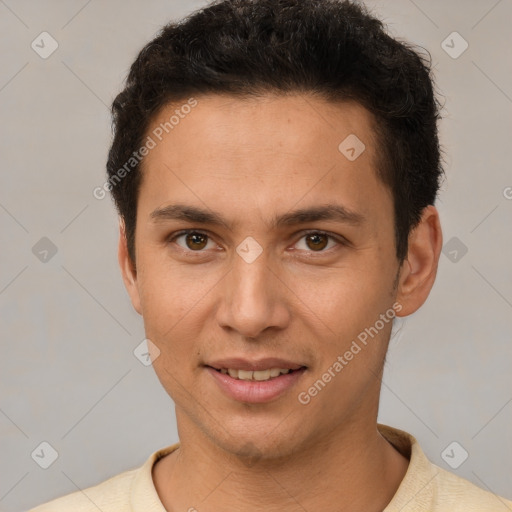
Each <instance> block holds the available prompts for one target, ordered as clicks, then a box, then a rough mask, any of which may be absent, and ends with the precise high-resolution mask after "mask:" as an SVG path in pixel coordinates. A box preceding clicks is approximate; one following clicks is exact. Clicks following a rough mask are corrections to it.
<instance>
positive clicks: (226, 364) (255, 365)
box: [206, 357, 305, 371]
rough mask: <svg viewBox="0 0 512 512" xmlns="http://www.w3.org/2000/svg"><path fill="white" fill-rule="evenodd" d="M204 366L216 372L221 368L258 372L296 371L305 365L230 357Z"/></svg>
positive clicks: (267, 358) (283, 361) (269, 359)
mask: <svg viewBox="0 0 512 512" xmlns="http://www.w3.org/2000/svg"><path fill="white" fill-rule="evenodd" d="M206 366H211V367H212V368H215V369H216V370H221V369H222V368H225V369H229V368H231V369H233V370H246V371H258V370H267V369H269V368H283V369H286V368H288V369H290V370H298V369H299V368H302V367H304V366H305V365H303V364H299V363H294V362H293V361H289V360H286V359H280V358H277V357H265V358H263V359H257V360H249V359H243V358H241V357H232V358H229V359H217V360H215V361H211V362H209V363H207V364H206Z"/></svg>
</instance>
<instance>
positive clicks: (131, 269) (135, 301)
mask: <svg viewBox="0 0 512 512" xmlns="http://www.w3.org/2000/svg"><path fill="white" fill-rule="evenodd" d="M117 259H118V261H119V266H120V268H121V275H122V276H123V281H124V285H125V287H126V290H127V291H128V295H129V296H130V299H131V301H132V305H133V307H134V309H135V311H137V313H139V315H142V309H141V307H140V295H139V287H138V285H137V272H136V270H135V266H134V265H133V262H132V260H131V258H130V256H129V254H128V243H127V240H126V231H125V226H124V221H123V219H122V218H119V247H118V252H117Z"/></svg>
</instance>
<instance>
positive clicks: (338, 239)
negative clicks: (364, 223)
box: [167, 229, 349, 255]
mask: <svg viewBox="0 0 512 512" xmlns="http://www.w3.org/2000/svg"><path fill="white" fill-rule="evenodd" d="M190 233H196V234H198V235H205V236H207V237H208V238H209V239H211V238H212V237H211V235H210V234H209V233H208V232H206V231H201V230H198V229H183V230H181V231H178V232H176V233H173V234H172V235H170V236H169V237H168V239H167V241H168V242H169V243H172V242H174V241H175V240H176V239H177V238H179V237H180V236H183V235H188V234H190ZM312 234H315V235H325V236H326V237H328V238H329V239H331V240H334V241H336V242H337V243H338V245H341V246H347V245H349V243H348V241H347V240H346V239H344V238H342V237H340V236H336V235H333V234H331V233H328V232H326V231H321V230H318V229H312V230H309V231H305V232H303V234H302V236H301V237H300V238H299V240H302V239H303V238H304V237H306V236H308V235H312ZM299 240H298V241H299ZM180 249H182V250H183V251H185V252H186V253H187V254H197V255H200V254H203V253H204V252H205V251H204V250H200V251H192V250H190V249H184V248H183V247H180ZM333 249H334V250H335V249H336V247H331V248H330V249H327V250H326V251H325V250H322V251H307V252H308V253H309V254H319V255H322V254H327V253H329V251H331V250H333Z"/></svg>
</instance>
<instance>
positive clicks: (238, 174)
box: [140, 95, 390, 217]
mask: <svg viewBox="0 0 512 512" xmlns="http://www.w3.org/2000/svg"><path fill="white" fill-rule="evenodd" d="M194 101H195V106H193V107H191V108H188V107H187V108H184V106H185V105H189V104H191V103H190V101H188V102H187V100H185V101H183V102H182V103H172V104H169V105H167V106H166V107H164V108H163V109H161V111H160V112H159V113H158V115H157V116H155V118H154V119H153V121H152V123H151V126H150V127H149V129H148V131H147V133H146V136H149V137H151V138H152V139H154V141H155V147H154V148H153V149H151V151H150V152H149V154H148V155H147V156H146V157H145V158H144V160H143V165H142V174H143V180H142V187H141V191H140V193H141V196H144V201H145V202H149V203H151V204H152V205H153V206H155V207H156V206H161V205H164V204H165V203H166V202H171V201H173V200H175V199H177V198H179V199H180V200H181V201H182V202H183V199H184V197H186V198H187V199H188V200H189V201H188V203H190V202H191V201H192V202H193V203H194V204H195V205H197V206H199V205H200V204H201V202H203V203H207V202H208V201H222V203H223V204H229V205H231V206H232V207H233V208H241V207H242V206H245V207H247V208H248V207H250V206H251V205H252V206H254V207H255V208H257V209H258V210H259V211H262V212H263V211H267V213H268V215H267V217H271V216H273V215H274V214H275V213H276V205H279V206H281V208H291V207H292V206H294V205H295V204H296V203H297V202H298V201H303V203H304V206H305V205H306V204H307V205H311V204H315V203H318V202H319V201H320V202H323V203H333V202H338V203H340V202H343V203H344V206H345V207H347V208H348V209H350V210H362V211H361V213H363V214H364V210H367V209H368V206H369V203H368V201H369V200H370V199H371V200H372V201H373V202H374V203H375V202H378V201H388V202H389V199H390V194H389V190H388V189H387V187H386V186H385V185H383V184H382V183H381V181H380V180H379V179H378V178H377V166H378V158H377V149H378V148H377V142H376V137H375V133H374V130H373V117H372V115H371V114H370V113H369V112H368V111H367V110H366V109H365V108H364V107H362V106H361V105H359V104H358V103H355V102H343V103H331V102H327V101H325V100H322V99H319V98H314V97H311V96H302V95H289V96H272V95H269V96H264V97H260V98H251V99H238V98H234V97H230V96H224V95H210V96H199V97H197V98H195V100H194ZM379 197H380V199H379ZM336 199H338V201H335V200H336ZM202 206H205V204H203V205H202ZM356 207H357V208H356ZM240 213H242V211H240ZM245 213H247V211H246V212H245Z"/></svg>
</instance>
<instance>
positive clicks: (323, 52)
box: [107, 0, 442, 455]
mask: <svg viewBox="0 0 512 512" xmlns="http://www.w3.org/2000/svg"><path fill="white" fill-rule="evenodd" d="M112 111H113V120H114V139H113V142H112V147H111V150H110V152H109V157H108V163H107V170H108V175H109V182H110V185H111V187H110V188H111V190H112V195H113V197H114V200H115V203H116V206H117V208H118V212H119V215H120V244H119V260H120V264H121V269H122V273H123V278H124V281H125V284H126V286H127V289H128V292H129V294H130V297H131V299H132V303H133V305H134V307H135V309H136V310H137V311H138V312H139V313H140V314H141V315H142V316H143V319H144V324H145V329H146V335H147V337H148V338H149V339H150V340H151V342H152V343H153V344H154V346H155V347H157V348H158V352H159V357H157V358H156V359H155V360H154V363H153V365H154V367H155V371H156V372H157V375H158V377H159V379H160V381H161V382H162V384H163V385H164V387H165V389H166V390H167V391H168V393H169V394H170V395H171V397H172V398H173V400H174V402H175V404H176V407H177V416H178V421H180V418H181V421H182V424H186V425H187V426H188V427H189V430H190V431H193V430H195V431H196V432H202V433H203V434H204V435H205V436H206V437H207V438H208V439H211V440H214V441H215V442H216V443H217V445H218V446H222V447H224V448H225V449H226V450H228V451H232V452H233V453H241V451H242V447H247V446H248V443H249V444H250V446H256V447H257V449H258V452H259V453H266V448H265V447H270V446H272V450H273V453H274V454H275V447H276V446H279V447H280V448H279V450H280V451H281V453H282V454H283V455H284V454H285V453H287V452H288V451H290V450H292V449H294V448H293V446H295V447H296V446H298V445H301V444H302V445H303V446H305V445H306V444H307V443H311V442H312V440H313V439H314V438H315V436H316V437H318V436H321V435H322V434H327V432H329V431H331V430H332V429H333V428H334V426H335V425H337V424H341V423H342V422H347V423H348V422H356V421H359V420H357V418H360V419H361V418H362V419H365V421H368V418H372V417H373V416H375V414H376V406H377V402H378V392H379V387H380V386H379V376H380V375H381V371H382V366H383V362H384V358H385V354H386V350H387V344H388V342H389V337H390V333H391V328H392V323H393V318H394V316H397V315H398V316H404V315H408V314H410V313H412V312H414V311H415V310H417V309H418V308H419V307H420V306H421V305H422V304H423V303H424V301H425V300H426V298H427V296H428V294H429V292H430V289H431V287H432V285H433V282H434V279H435V274H436V269H437V261H438V258H439V253H440V249H441V243H442V242H441V230H440V226H439V219H438V215H437V211H436V209H435V207H434V206H433V205H434V202H435V198H436V194H437V191H438V188H439V182H440V177H441V174H442V168H441V163H440V151H439V143H438V136H437V120H438V118H439V114H438V103H437V101H436V98H435V95H434V91H433V85H432V79H431V76H430V70H429V64H428V62H427V60H426V59H425V58H424V57H422V56H421V55H420V54H419V53H417V52H416V51H415V50H414V49H413V48H412V47H410V46H409V45H407V44H406V43H403V42H399V41H397V40H395V39H393V38H391V37H390V36H388V35H387V34H386V32H385V30H384V28H383V26H382V24H381V22H380V21H378V20H377V19H375V18H374V17H372V16H371V15H370V14H368V13H367V12H366V11H365V10H364V9H363V8H362V7H361V6H360V5H356V4H353V3H351V2H339V1H336V0H324V1H321V2H318V1H316V0H301V1H298V0H255V1H247V0H245V1H244V0H227V1H218V2H213V3H212V4H210V5H209V6H208V7H205V8H204V9H202V10H200V11H198V12H196V13H193V14H192V15H190V16H189V17H188V18H187V19H185V20H183V21H182V22H180V23H171V24H169V25H167V26H166V27H164V28H163V29H162V30H161V32H160V33H159V34H158V36H157V37H156V38H155V39H154V40H153V41H151V42H150V43H148V44H147V45H146V46H145V47H144V48H143V49H142V51H141V52H140V54H139V55H138V57H137V58H136V60H135V62H134V63H133V65H132V66H131V69H130V73H129V76H128V79H127V83H126V87H125V89H124V90H123V91H122V92H121V93H120V94H119V95H118V96H117V98H116V99H115V101H114V103H113V106H112ZM122 169H123V170H124V172H120V170H122ZM187 229H188V230H190V231H189V232H188V233H182V231H183V230H187ZM249 254H250V256H247V255H249ZM390 311H391V313H390ZM382 315H384V316H385V317H386V318H387V320H386V319H385V318H383V316H382ZM377 322H379V323H377ZM363 332H366V333H367V336H366V339H365V340H364V341H365V343H363V338H364V335H362V333H363ZM357 340H359V343H358V342H357ZM354 342H356V345H357V346H358V347H359V350H358V349H357V348H355V346H354ZM347 351H351V353H352V354H353V356H352V357H350V356H348V357H350V359H349V360H348V361H347V362H346V363H347V364H344V363H343V364H342V363H341V362H340V361H339V359H338V356H340V355H341V356H343V354H346V353H347ZM356 354H357V355H356ZM347 355H348V354H347ZM226 357H242V358H245V359H250V360H260V359H262V358H265V357H278V358H285V359H286V360H288V361H292V362H293V363H295V364H296V365H299V366H302V367H305V368H306V370H305V371H304V372H303V373H302V374H301V376H300V379H299V380H298V381H297V385H296V386H295V387H294V388H293V393H285V394H283V395H280V396H279V397H276V398H275V399H272V400H270V401H267V402H265V403H258V404H256V403H249V402H243V401H239V400H234V399H233V398H230V397H227V396H226V395H225V394H224V393H223V392H222V391H221V390H220V389H219V388H218V387H217V386H216V385H214V382H213V381H212V376H211V373H210V372H209V371H208V370H207V367H208V366H210V364H213V363H215V362H217V361H218V360H219V359H222V358H226ZM344 360H345V359H344ZM336 361H338V362H339V363H340V364H342V366H343V367H342V369H339V366H337V367H336V368H333V367H334V363H335V362H336ZM329 369H330V370H329ZM325 372H328V373H329V374H330V375H331V377H330V378H328V377H326V379H328V381H329V383H328V384H327V383H326V382H324V384H325V386H322V385H321V384H317V386H316V388H317V392H316V393H315V392H314V391H312V392H311V393H309V392H307V390H308V389H311V386H313V385H314V383H315V382H317V383H318V379H321V380H322V375H325ZM319 387H321V388H322V389H321V392H320V390H319V389H318V388H319ZM341 389H343V390H345V391H344V393H343V397H342V398H341V399H340V390H341ZM305 391H306V392H307V393H306V395H304V394H303V395H302V397H303V400H302V402H301V401H300V399H298V396H299V394H300V392H305ZM347 391H348V392H347ZM312 395H313V397H314V399H312ZM305 396H309V399H308V398H304V397H305ZM305 401H307V404H306V403H304V402H305ZM206 404H210V407H211V408H212V411H215V412H214V413H213V414H212V412H211V411H207V410H206V408H207V407H208V406H207V405H206ZM286 415H289V418H288V420H287V421H286V422H283V421H282V420H283V418H284V417H285V416H286ZM248 421H250V422H251V426H252V428H251V430H250V432H249V431H247V429H246V426H247V422H248ZM269 431H271V432H272V433H271V434H268V432H269ZM291 434H293V435H291ZM264 439H265V440H264ZM292 445H293V446H292Z"/></svg>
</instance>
